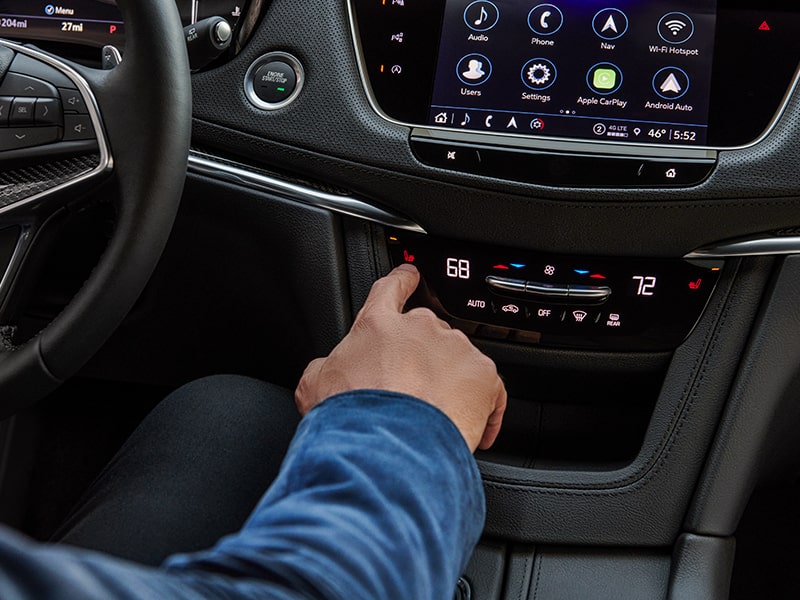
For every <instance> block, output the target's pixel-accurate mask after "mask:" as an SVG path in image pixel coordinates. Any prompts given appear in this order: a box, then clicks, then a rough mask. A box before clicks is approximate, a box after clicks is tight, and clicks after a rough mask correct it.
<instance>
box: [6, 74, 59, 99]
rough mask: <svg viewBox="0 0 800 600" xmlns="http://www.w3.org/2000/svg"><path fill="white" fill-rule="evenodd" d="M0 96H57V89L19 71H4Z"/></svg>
mask: <svg viewBox="0 0 800 600" xmlns="http://www.w3.org/2000/svg"><path fill="white" fill-rule="evenodd" d="M0 96H24V97H27V98H30V97H33V98H36V97H40V98H58V91H56V88H55V86H53V85H50V84H49V83H47V82H46V81H42V80H41V79H36V78H35V77H28V76H27V75H20V74H19V73H6V76H5V78H4V79H3V83H2V85H0Z"/></svg>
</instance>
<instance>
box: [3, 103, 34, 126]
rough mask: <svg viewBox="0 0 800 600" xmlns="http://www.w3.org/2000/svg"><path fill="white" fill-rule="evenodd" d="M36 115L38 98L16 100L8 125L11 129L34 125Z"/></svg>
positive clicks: (12, 106)
mask: <svg viewBox="0 0 800 600" xmlns="http://www.w3.org/2000/svg"><path fill="white" fill-rule="evenodd" d="M35 114H36V98H15V99H14V102H13V103H12V104H11V114H10V115H9V117H8V124H9V125H10V126H11V127H17V126H20V125H33V124H34V118H35Z"/></svg>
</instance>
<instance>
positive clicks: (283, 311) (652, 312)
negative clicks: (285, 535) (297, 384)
mask: <svg viewBox="0 0 800 600" xmlns="http://www.w3.org/2000/svg"><path fill="white" fill-rule="evenodd" d="M177 4H178V7H179V10H180V13H181V17H182V19H183V24H184V26H185V29H184V32H185V34H186V35H187V41H188V40H189V38H192V36H193V35H194V34H192V33H191V31H192V27H193V26H195V27H197V26H198V24H201V23H202V22H203V21H204V20H207V19H210V18H222V19H224V20H225V21H226V22H227V23H228V24H229V25H230V27H231V31H232V38H233V40H232V43H231V45H230V47H229V48H227V49H225V50H224V51H220V52H219V53H217V54H215V55H214V56H213V58H211V59H209V60H207V61H204V63H203V64H202V66H200V67H198V68H197V69H195V70H194V72H193V74H192V113H193V131H192V150H191V154H190V157H189V161H188V176H187V180H186V188H185V193H184V200H183V202H182V207H181V219H179V222H178V225H177V227H176V229H175V233H174V239H173V241H172V242H171V244H172V246H171V247H168V251H167V254H165V256H164V260H163V262H162V265H161V266H160V267H159V270H158V271H157V272H156V274H155V276H154V279H153V283H152V286H151V289H150V290H149V293H145V294H144V295H143V298H142V300H141V301H140V303H139V305H138V307H137V310H136V311H134V312H133V313H132V314H131V317H130V318H129V320H128V322H127V323H126V324H124V325H123V326H122V328H121V329H120V331H119V332H118V334H117V336H116V338H115V339H113V340H112V342H111V343H110V344H109V345H108V346H107V347H106V348H105V349H104V351H103V352H102V353H101V354H100V355H99V356H98V357H97V358H96V359H95V362H94V363H93V364H91V365H89V367H88V368H87V372H88V373H89V374H91V375H94V376H100V377H116V378H118V379H120V380H122V381H139V382H157V383H164V382H166V383H169V384H172V383H174V382H175V379H174V378H175V377H180V378H183V379H188V378H190V377H194V376H201V375H204V374H208V373H210V372H218V371H221V370H228V371H237V372H245V373H246V374H250V375H254V376H257V377H264V378H267V379H271V380H277V381H280V382H285V383H286V384H287V385H291V383H292V377H294V376H296V375H298V374H299V373H300V372H302V368H303V367H304V366H305V364H306V363H307V361H308V360H309V359H311V358H313V357H315V356H319V355H324V354H326V353H328V352H329V351H330V350H331V348H332V347H333V346H334V345H335V343H336V342H337V341H338V340H339V339H341V337H342V336H343V335H344V334H345V333H346V331H347V329H348V327H349V324H350V323H351V322H352V318H353V315H354V314H355V312H356V311H357V308H358V306H360V303H361V302H363V300H364V298H365V297H366V295H367V293H368V291H369V287H370V285H371V284H372V282H373V281H374V280H375V279H376V278H377V277H379V276H380V275H382V274H383V273H385V272H386V271H387V270H388V269H389V268H391V267H392V266H393V265H397V264H400V263H404V262H411V263H414V264H416V265H417V266H418V268H419V269H420V271H421V272H422V274H423V283H422V285H421V287H420V289H419V291H418V293H417V294H416V295H415V296H414V298H413V299H412V303H413V304H415V305H418V306H426V307H429V308H431V309H432V310H434V311H435V312H436V313H437V314H439V315H440V316H441V317H442V318H444V319H445V320H447V321H448V322H449V323H450V324H451V325H452V326H453V327H455V328H459V329H461V330H462V331H464V332H465V333H466V334H467V335H468V336H470V338H471V339H472V340H473V341H474V342H475V343H476V344H477V345H478V346H479V347H480V348H481V349H482V350H483V351H484V352H486V353H487V354H488V355H490V356H491V357H492V358H493V359H495V361H496V363H497V364H498V368H499V369H500V371H501V373H502V374H503V376H504V379H505V381H506V383H507V387H508V389H509V394H510V396H511V398H512V400H511V404H510V406H509V417H508V419H507V421H506V425H505V427H504V431H503V434H502V435H501V438H500V440H499V441H498V444H497V447H496V448H495V449H494V450H492V451H490V452H486V453H479V454H478V458H479V463H480V466H481V472H482V474H483V476H484V479H485V482H486V491H487V503H488V504H487V505H488V514H487V526H486V540H484V543H483V544H482V545H481V546H479V548H478V551H477V554H476V558H475V559H474V560H475V561H476V562H474V563H471V565H472V566H471V567H470V569H471V570H470V571H469V572H468V576H469V577H471V581H472V586H473V598H477V599H479V600H483V599H489V600H495V599H499V598H501V597H536V598H544V599H545V600H549V599H550V598H558V597H592V591H594V590H595V589H597V585H598V584H597V583H596V582H597V577H600V579H601V580H602V581H603V585H606V586H608V589H612V590H615V591H616V592H618V593H616V594H613V597H618V598H628V597H631V598H633V597H670V598H683V597H701V598H713V599H716V598H720V599H721V598H725V597H727V596H726V593H725V592H726V591H727V588H725V586H718V587H716V588H715V587H714V585H712V584H713V583H714V582H715V581H719V580H721V579H725V580H726V581H727V580H728V579H729V578H730V569H731V568H732V566H731V565H732V561H733V558H732V557H733V549H732V548H731V540H732V539H733V536H734V534H735V532H736V527H737V524H738V520H739V517H740V516H741V514H742V512H743V511H744V505H745V504H746V502H747V499H748V497H749V494H750V492H751V491H752V488H753V486H754V485H755V483H756V481H757V480H758V478H759V476H760V475H759V465H760V463H759V462H758V461H759V460H760V457H761V456H764V455H768V456H772V453H775V454H780V452H781V449H782V448H783V447H785V448H787V449H790V448H794V446H795V445H796V444H794V442H792V441H791V436H790V435H783V436H782V435H778V433H776V430H779V429H780V427H778V426H777V425H776V423H775V420H779V419H780V416H781V415H783V414H784V412H783V411H784V410H787V411H789V412H790V413H791V411H790V410H789V409H786V406H787V405H788V404H790V402H789V401H788V400H787V399H789V398H793V397H796V396H793V395H792V394H794V392H795V391H796V389H795V383H794V382H796V381H797V380H798V379H797V373H796V370H797V369H796V366H795V365H796V364H800V348H796V347H795V346H797V342H796V339H800V336H797V335H796V333H797V332H796V331H795V330H796V323H797V322H800V315H798V314H797V311H798V310H800V309H798V308H797V303H796V293H795V291H796V289H798V286H800V272H798V270H797V266H796V264H795V263H796V260H794V259H793V258H792V257H791V255H792V254H796V253H797V252H798V251H800V229H799V228H800V216H799V215H800V213H799V212H798V206H800V204H798V203H800V169H798V165H800V142H798V140H800V92H799V91H798V86H797V82H798V72H799V71H798V66H800V46H798V44H797V39H798V36H800V8H797V7H793V6H787V4H786V3H784V2H778V1H777V0H763V1H762V2H759V3H756V2H752V1H749V0H717V1H715V0H700V1H688V0H669V1H659V2H657V1H656V0H645V1H632V0H608V1H605V0H602V1H601V0H590V1H578V0H548V1H544V2H539V1H538V0H532V1H528V2H524V1H522V0H350V1H347V2H346V1H344V0H340V1H336V2H332V1H330V0H305V1H304V2H296V1H293V0H271V1H261V0H250V1H249V2H242V3H236V2H228V1H222V0H220V1H216V0H214V1H212V0H199V1H194V2H185V1H183V0H181V1H179V2H178V3H177ZM195 33H196V31H195ZM0 35H2V36H4V37H7V38H11V39H13V40H16V41H18V42H20V43H23V44H30V45H32V46H35V47H38V48H42V49H43V50H45V51H49V52H53V53H55V54H59V55H60V56H64V57H65V58H67V59H69V60H74V61H78V62H83V63H86V64H93V65H94V66H99V65H100V63H101V61H102V52H101V50H102V49H103V48H104V47H106V46H108V45H113V46H114V47H116V48H118V49H119V51H120V53H121V55H122V61H123V63H124V60H125V59H124V56H125V38H124V36H125V27H124V23H122V21H121V19H120V18H119V12H118V9H117V7H116V3H115V2H111V1H101V0H94V1H90V0H75V1H73V2H69V3H65V4H63V5H60V4H51V3H47V2H42V3H30V2H21V1H19V2H15V1H6V2H2V1H0ZM12 72H13V67H12ZM56 87H58V88H59V89H61V87H62V86H58V85H56ZM15 94H16V92H15V93H14V94H10V93H9V97H11V96H15ZM2 96H3V94H2V93H0V97H2ZM60 97H61V96H60V95H59V94H58V93H56V94H54V95H52V98H51V97H50V96H48V97H47V100H49V101H53V102H58V101H59V99H60ZM29 103H30V102H29ZM35 105H36V104H35V101H34V106H35ZM12 106H13V103H12ZM70 122H71V121H70ZM33 126H34V127H36V126H37V125H36V124H35V123H34V125H33ZM52 127H57V126H52ZM62 128H63V125H62ZM81 148H85V145H83V146H81ZM787 257H788V258H787ZM187 298H188V299H189V300H188V301H187ZM209 324H212V325H209ZM211 329H213V335H212V334H210V333H209V332H210V330H211ZM210 338H213V340H212V342H209V339H210ZM265 340H268V342H265ZM265 343H269V344H274V345H275V347H278V348H280V349H281V352H279V353H278V357H277V358H275V360H274V363H272V362H271V363H270V364H267V365H265V364H264V361H263V360H261V353H260V351H254V350H253V349H254V348H257V349H260V348H262V347H263V345H264V344H265ZM131 348H134V349H136V352H135V354H136V356H133V354H134V352H133V351H131ZM176 356H181V357H183V356H185V357H188V358H187V359H186V360H185V361H176V360H175V357H176ZM176 362H177V363H179V364H176ZM175 370H178V371H179V373H178V374H177V375H176V373H175ZM776 415H777V416H776ZM790 416H791V415H790ZM787 422H794V421H787ZM795 437H796V436H795ZM787 440H788V441H787ZM787 460H788V459H787ZM775 464H778V465H780V466H783V464H784V463H782V462H780V461H776V462H775ZM698 557H699V558H698ZM692 561H694V562H692ZM698 561H699V562H698ZM598 564H601V565H607V566H608V568H606V567H603V568H597V565H598ZM698 564H700V567H698ZM533 565H536V567H535V568H536V569H538V570H537V571H536V576H537V577H538V576H541V582H542V586H544V587H542V588H541V590H540V592H538V593H539V594H540V595H534V594H533V592H532V591H531V590H532V588H531V585H532V583H531V582H532V581H533V579H534V571H533V569H534V566H533ZM687 565H688V566H694V567H698V568H688V567H687ZM548 569H549V570H548ZM726 569H727V570H726ZM564 573H570V574H573V577H565V576H564ZM631 573H638V574H646V576H643V578H644V579H643V580H640V579H636V580H635V582H632V580H631V579H630V577H629V575H630V574H631ZM697 573H711V574H712V575H713V576H712V575H709V576H708V577H707V578H705V579H703V577H700V579H698V580H697V581H695V580H693V579H692V577H693V575H692V574H695V575H696V574H697ZM631 576H632V575H631ZM637 577H638V575H637ZM715 577H718V579H714V578H715ZM668 579H669V580H668ZM645 580H646V581H645ZM686 581H695V583H696V584H697V585H698V586H699V587H698V588H697V589H702V592H703V593H698V594H695V595H694V596H692V595H685V596H682V595H681V594H680V593H679V591H675V590H680V589H681V588H680V585H682V583H681V582H686ZM676 582H677V583H676ZM703 585H706V587H702V586H703ZM515 586H516V587H515ZM548 586H550V587H548ZM559 586H561V589H562V590H568V591H569V590H577V589H579V588H580V589H581V590H582V592H581V593H579V592H576V593H574V594H572V595H570V593H568V591H565V592H564V593H563V594H561V595H559V593H558V590H559ZM581 586H583V588H581ZM676 586H677V587H676ZM667 589H669V590H672V591H671V592H670V593H671V594H672V595H670V596H668V595H667ZM518 590H520V591H519V594H517V595H515V594H514V593H513V592H515V591H518ZM542 590H545V591H542ZM546 590H550V591H551V593H549V594H548V593H547V592H546ZM642 590H645V591H644V592H642ZM529 591H530V592H531V593H530V594H528V592H529ZM638 592H642V593H638ZM637 593H638V595H637Z"/></svg>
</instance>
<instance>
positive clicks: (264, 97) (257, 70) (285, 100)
mask: <svg viewBox="0 0 800 600" xmlns="http://www.w3.org/2000/svg"><path fill="white" fill-rule="evenodd" d="M302 85H303V68H302V66H301V65H300V62H299V61H298V60H297V59H296V58H295V57H294V56H292V55H290V54H286V53H283V52H272V53H270V54H267V55H265V56H262V57H261V58H259V59H258V60H257V61H255V62H254V63H253V64H252V65H251V66H250V68H249V69H248V71H247V75H246V76H245V93H246V94H247V97H248V99H249V100H250V102H252V103H253V104H255V105H256V106H257V107H259V108H263V109H266V110H274V109H277V108H281V107H283V106H286V105H287V104H289V103H290V102H292V101H293V100H294V99H295V98H296V97H297V95H298V94H299V93H300V89H301V87H302Z"/></svg>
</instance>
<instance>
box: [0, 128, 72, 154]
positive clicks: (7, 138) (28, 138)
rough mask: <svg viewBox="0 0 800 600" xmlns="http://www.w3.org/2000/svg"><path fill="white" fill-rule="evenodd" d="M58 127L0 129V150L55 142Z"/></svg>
mask: <svg viewBox="0 0 800 600" xmlns="http://www.w3.org/2000/svg"><path fill="white" fill-rule="evenodd" d="M60 134H61V130H60V129H59V128H58V127H11V128H9V129H0V151H5V150H21V149H23V148H32V147H34V146H43V145H44V144H52V143H54V142H57V141H58V139H59V136H60Z"/></svg>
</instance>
